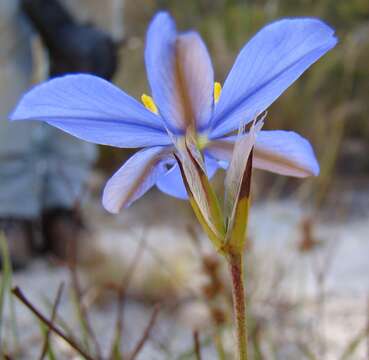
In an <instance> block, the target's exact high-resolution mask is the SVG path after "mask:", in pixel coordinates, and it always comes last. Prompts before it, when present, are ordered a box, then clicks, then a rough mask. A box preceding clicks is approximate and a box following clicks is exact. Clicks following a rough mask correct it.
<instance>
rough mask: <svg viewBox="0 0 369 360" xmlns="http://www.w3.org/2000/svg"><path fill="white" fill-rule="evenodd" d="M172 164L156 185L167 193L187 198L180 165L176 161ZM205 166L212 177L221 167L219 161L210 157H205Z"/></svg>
mask: <svg viewBox="0 0 369 360" xmlns="http://www.w3.org/2000/svg"><path fill="white" fill-rule="evenodd" d="M171 164H173V166H172V168H170V169H169V170H168V171H167V172H166V173H165V174H162V175H161V176H160V177H159V179H158V181H157V182H156V186H157V187H158V189H159V190H160V191H162V192H163V193H165V194H168V195H170V196H174V197H176V198H179V199H183V200H186V199H188V195H187V191H186V187H185V185H184V183H183V179H182V175H181V171H180V169H179V166H178V164H177V163H174V162H172V163H171ZM205 166H206V171H207V175H208V177H209V179H211V178H212V177H213V176H214V175H215V173H216V172H217V170H218V168H219V165H218V162H217V161H216V160H215V159H212V158H210V157H205Z"/></svg>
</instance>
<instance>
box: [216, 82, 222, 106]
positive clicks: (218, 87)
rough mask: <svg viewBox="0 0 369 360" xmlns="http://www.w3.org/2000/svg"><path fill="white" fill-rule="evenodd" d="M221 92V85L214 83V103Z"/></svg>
mask: <svg viewBox="0 0 369 360" xmlns="http://www.w3.org/2000/svg"><path fill="white" fill-rule="evenodd" d="M221 92H222V85H221V84H220V83H219V82H217V81H216V82H215V83H214V102H215V103H217V102H218V101H219V98H220V94H221Z"/></svg>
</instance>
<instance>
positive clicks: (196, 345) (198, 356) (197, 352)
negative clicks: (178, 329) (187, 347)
mask: <svg viewBox="0 0 369 360" xmlns="http://www.w3.org/2000/svg"><path fill="white" fill-rule="evenodd" d="M193 344H194V352H195V356H196V360H201V346H200V339H199V332H198V331H197V330H195V331H194V332H193Z"/></svg>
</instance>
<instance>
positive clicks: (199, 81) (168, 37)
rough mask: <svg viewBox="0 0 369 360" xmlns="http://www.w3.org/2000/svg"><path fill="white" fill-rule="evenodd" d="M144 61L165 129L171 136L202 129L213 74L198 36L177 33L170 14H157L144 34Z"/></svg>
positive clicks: (206, 119)
mask: <svg viewBox="0 0 369 360" xmlns="http://www.w3.org/2000/svg"><path fill="white" fill-rule="evenodd" d="M145 62H146V68H147V75H148V79H149V83H150V87H151V91H152V95H153V98H154V101H155V103H156V105H157V106H158V108H159V111H160V114H161V116H162V117H163V119H164V121H165V122H166V124H167V126H168V128H169V129H170V130H171V131H172V132H174V133H184V132H185V130H186V129H187V128H188V127H189V126H194V127H195V128H197V129H200V130H201V129H204V128H206V126H207V125H208V123H209V119H210V117H211V113H212V108H213V87H214V74H213V67H212V64H211V60H210V57H209V54H208V51H207V49H206V46H205V44H204V43H203V41H202V40H201V37H200V36H199V34H197V33H196V32H193V31H191V32H187V33H183V34H178V33H177V30H176V25H175V23H174V21H173V19H172V18H171V17H170V15H169V14H168V13H164V12H162V13H159V14H158V15H156V16H155V18H154V19H153V21H152V23H151V25H150V27H149V30H148V33H147V40H146V50H145Z"/></svg>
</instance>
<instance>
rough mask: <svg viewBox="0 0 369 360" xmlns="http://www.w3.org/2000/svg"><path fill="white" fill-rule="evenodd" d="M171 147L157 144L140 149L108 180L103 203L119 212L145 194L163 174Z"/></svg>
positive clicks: (108, 208) (113, 210)
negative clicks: (164, 164) (164, 163)
mask: <svg viewBox="0 0 369 360" xmlns="http://www.w3.org/2000/svg"><path fill="white" fill-rule="evenodd" d="M169 152H170V150H169V148H168V147H162V146H155V147H151V148H147V149H143V150H140V151H138V152H137V153H136V154H134V155H133V156H132V157H130V158H129V159H128V160H127V161H126V162H125V163H124V164H123V166H122V167H121V168H120V169H119V170H118V171H117V172H116V173H115V174H114V175H113V176H112V177H111V178H110V180H109V181H108V182H107V184H106V186H105V189H104V193H103V205H104V207H105V209H106V210H108V211H109V212H111V213H114V214H115V213H118V212H119V211H120V210H121V209H122V208H126V207H128V206H130V205H131V204H132V203H133V202H134V201H136V200H137V199H139V198H140V197H141V196H142V195H144V194H145V193H146V192H147V191H148V190H149V189H150V188H151V187H152V186H153V185H154V184H155V183H156V181H157V180H158V177H159V176H160V175H161V174H163V172H164V171H165V168H164V167H163V162H164V161H167V157H168V156H169Z"/></svg>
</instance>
